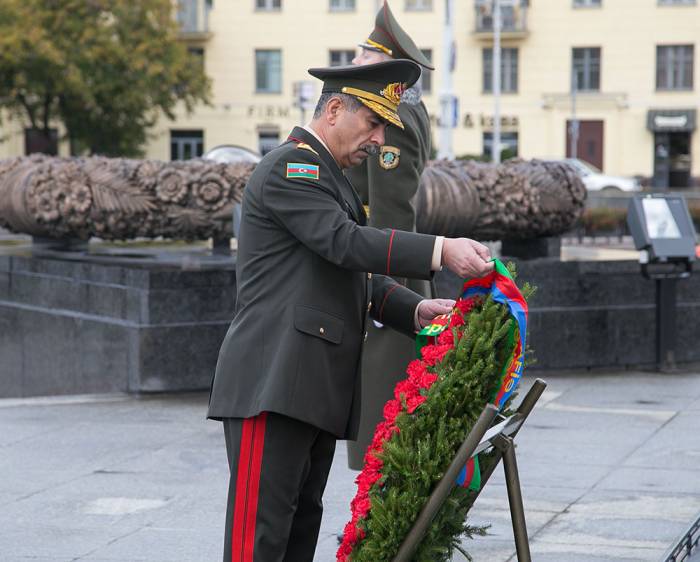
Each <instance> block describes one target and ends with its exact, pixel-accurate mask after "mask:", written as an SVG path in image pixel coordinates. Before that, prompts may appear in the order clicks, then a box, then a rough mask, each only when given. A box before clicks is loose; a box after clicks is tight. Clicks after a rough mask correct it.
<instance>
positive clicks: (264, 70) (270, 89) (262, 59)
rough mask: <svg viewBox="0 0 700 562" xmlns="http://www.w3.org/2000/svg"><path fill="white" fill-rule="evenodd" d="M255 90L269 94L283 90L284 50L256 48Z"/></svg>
mask: <svg viewBox="0 0 700 562" xmlns="http://www.w3.org/2000/svg"><path fill="white" fill-rule="evenodd" d="M255 91H256V92H261V93H268V94H279V93H280V92H282V51H280V50H279V49H256V51H255Z"/></svg>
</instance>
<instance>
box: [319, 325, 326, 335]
mask: <svg viewBox="0 0 700 562" xmlns="http://www.w3.org/2000/svg"><path fill="white" fill-rule="evenodd" d="M318 333H319V334H325V333H326V330H324V329H323V326H321V327H320V328H319V329H318Z"/></svg>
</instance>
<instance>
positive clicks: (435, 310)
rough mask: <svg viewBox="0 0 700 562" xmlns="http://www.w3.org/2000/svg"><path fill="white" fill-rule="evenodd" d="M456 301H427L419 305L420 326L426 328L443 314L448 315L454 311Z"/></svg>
mask: <svg viewBox="0 0 700 562" xmlns="http://www.w3.org/2000/svg"><path fill="white" fill-rule="evenodd" d="M454 305H455V301H453V300H452V299H426V300H423V301H421V302H419V303H418V324H420V327H421V328H424V327H425V326H427V325H428V324H430V322H431V321H432V320H433V318H435V317H436V316H440V315H441V314H447V313H448V312H450V310H452V307H453V306H454Z"/></svg>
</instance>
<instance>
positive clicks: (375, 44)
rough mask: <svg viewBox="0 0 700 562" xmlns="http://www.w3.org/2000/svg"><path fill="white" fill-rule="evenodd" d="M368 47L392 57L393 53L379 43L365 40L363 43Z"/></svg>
mask: <svg viewBox="0 0 700 562" xmlns="http://www.w3.org/2000/svg"><path fill="white" fill-rule="evenodd" d="M365 43H367V44H368V45H369V46H370V47H374V48H375V49H379V50H380V51H381V52H382V53H386V54H387V55H389V56H392V55H393V51H392V50H391V49H389V48H388V47H385V46H384V45H382V44H381V43H377V42H376V41H372V40H371V39H367V41H365Z"/></svg>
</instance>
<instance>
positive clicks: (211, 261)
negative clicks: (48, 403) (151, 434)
mask: <svg viewBox="0 0 700 562" xmlns="http://www.w3.org/2000/svg"><path fill="white" fill-rule="evenodd" d="M235 295H236V286H235V258H234V257H232V256H230V255H211V254H209V253H208V254H197V253H194V254H193V253H187V252H183V253H177V252H169V253H161V254H156V253H149V252H144V253H138V254H134V253H131V254H124V253H122V254H117V255H99V254H89V253H86V252H55V251H45V252H32V251H31V250H27V251H25V252H23V253H22V252H20V253H19V255H17V253H16V254H15V255H2V256H0V357H2V361H0V397H21V396H36V395H55V394H82V393H103V392H115V391H121V392H152V391H164V390H169V391H172V390H176V391H177V390H192V389H203V388H208V387H209V385H210V382H211V378H212V375H213V373H214V367H215V365H216V359H217V354H218V350H219V346H220V344H221V341H222V340H223V338H224V335H225V333H226V330H227V328H228V325H229V323H230V321H231V319H232V317H233V309H234V304H235Z"/></svg>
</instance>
